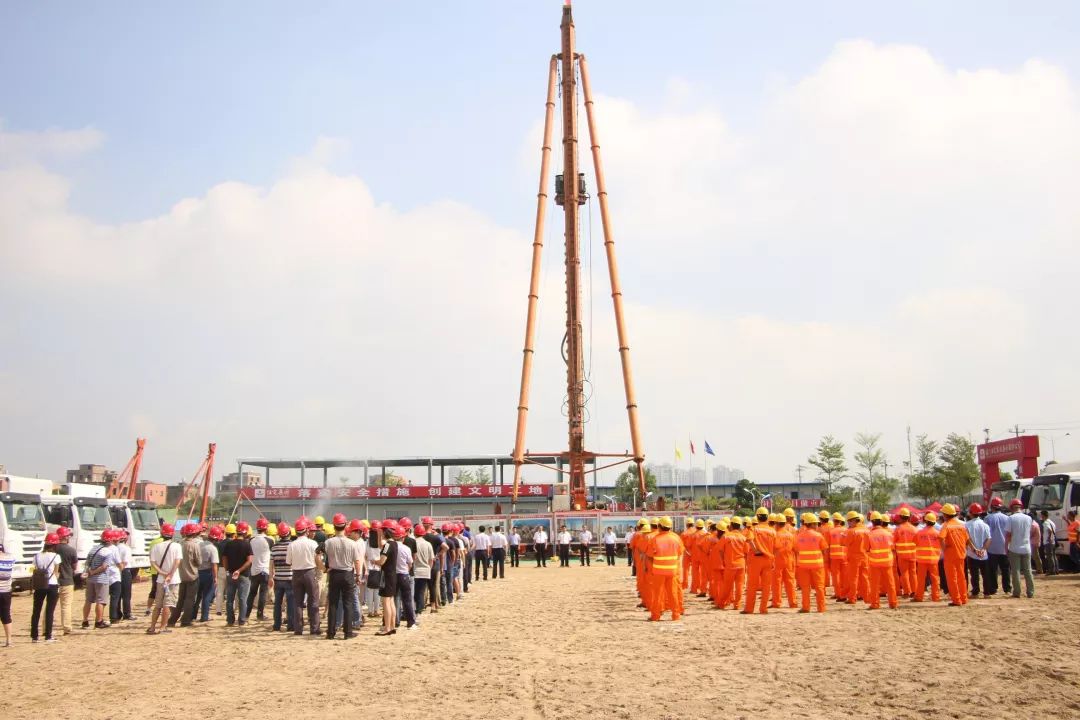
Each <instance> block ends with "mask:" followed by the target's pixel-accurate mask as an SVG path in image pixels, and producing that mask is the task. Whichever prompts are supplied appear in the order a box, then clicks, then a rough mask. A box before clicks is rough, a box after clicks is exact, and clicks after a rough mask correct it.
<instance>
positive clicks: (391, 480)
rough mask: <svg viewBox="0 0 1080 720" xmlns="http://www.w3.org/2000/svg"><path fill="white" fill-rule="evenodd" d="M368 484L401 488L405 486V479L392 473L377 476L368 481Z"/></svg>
mask: <svg viewBox="0 0 1080 720" xmlns="http://www.w3.org/2000/svg"><path fill="white" fill-rule="evenodd" d="M369 482H370V484H371V485H375V486H378V487H402V486H403V485H406V484H407V483H406V482H405V478H404V477H402V476H401V475H395V474H394V473H392V472H388V473H386V474H382V473H380V474H378V475H375V476H373V477H372V478H371V479H370V481H369Z"/></svg>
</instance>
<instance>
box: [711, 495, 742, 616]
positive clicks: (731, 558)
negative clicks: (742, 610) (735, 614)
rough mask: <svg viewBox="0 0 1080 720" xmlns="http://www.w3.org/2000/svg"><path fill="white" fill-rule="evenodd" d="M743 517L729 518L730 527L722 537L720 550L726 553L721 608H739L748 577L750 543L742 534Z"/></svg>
mask: <svg viewBox="0 0 1080 720" xmlns="http://www.w3.org/2000/svg"><path fill="white" fill-rule="evenodd" d="M742 524H743V521H742V518H741V517H739V516H738V515H735V516H732V517H731V518H729V519H728V529H727V531H726V532H725V533H724V536H723V537H722V538H720V551H721V552H722V553H723V555H724V581H723V585H722V587H721V589H720V602H719V603H717V605H716V606H717V607H718V608H720V609H721V610H724V609H726V608H727V606H728V605H729V604H730V605H731V607H732V609H733V610H738V609H739V600H740V599H741V597H742V591H743V582H744V581H745V579H746V554H747V553H748V552H749V544H748V542H747V540H746V538H745V537H743V534H742Z"/></svg>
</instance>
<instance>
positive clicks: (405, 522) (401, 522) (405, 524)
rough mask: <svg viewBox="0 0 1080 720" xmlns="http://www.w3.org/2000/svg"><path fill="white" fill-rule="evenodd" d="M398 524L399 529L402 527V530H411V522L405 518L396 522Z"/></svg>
mask: <svg viewBox="0 0 1080 720" xmlns="http://www.w3.org/2000/svg"><path fill="white" fill-rule="evenodd" d="M398 524H399V525H401V527H403V528H411V527H412V520H410V519H409V518H407V517H403V518H401V519H400V520H398Z"/></svg>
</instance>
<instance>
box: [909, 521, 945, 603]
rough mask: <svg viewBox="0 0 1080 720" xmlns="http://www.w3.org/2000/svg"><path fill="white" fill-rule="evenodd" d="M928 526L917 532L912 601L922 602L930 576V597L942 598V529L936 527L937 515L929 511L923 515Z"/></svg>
mask: <svg viewBox="0 0 1080 720" xmlns="http://www.w3.org/2000/svg"><path fill="white" fill-rule="evenodd" d="M923 521H924V522H925V523H926V527H924V528H922V529H921V530H919V531H918V532H916V533H915V596H914V597H913V598H912V599H911V601H912V602H922V601H923V596H924V595H925V594H926V578H927V576H929V577H930V599H931V600H932V601H934V602H939V601H940V600H941V578H940V577H939V576H938V560H940V559H941V531H940V530H938V529H937V528H936V527H934V524H935V523H936V522H937V515H935V514H934V513H933V512H928V513H926V515H924V516H923Z"/></svg>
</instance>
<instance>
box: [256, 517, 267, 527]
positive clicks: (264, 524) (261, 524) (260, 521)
mask: <svg viewBox="0 0 1080 720" xmlns="http://www.w3.org/2000/svg"><path fill="white" fill-rule="evenodd" d="M268 527H270V521H269V520H267V519H266V518H263V517H261V518H259V519H258V520H256V521H255V529H256V530H265V529H266V528H268Z"/></svg>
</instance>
